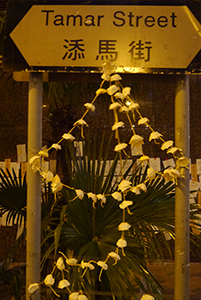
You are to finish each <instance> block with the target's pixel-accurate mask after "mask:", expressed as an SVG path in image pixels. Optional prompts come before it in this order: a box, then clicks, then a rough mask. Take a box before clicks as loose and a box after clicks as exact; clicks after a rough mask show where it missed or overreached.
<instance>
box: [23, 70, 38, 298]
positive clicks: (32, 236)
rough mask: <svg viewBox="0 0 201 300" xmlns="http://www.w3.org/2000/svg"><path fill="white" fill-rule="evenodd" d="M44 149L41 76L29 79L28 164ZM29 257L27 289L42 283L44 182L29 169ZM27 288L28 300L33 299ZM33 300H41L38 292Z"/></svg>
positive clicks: (27, 259)
mask: <svg viewBox="0 0 201 300" xmlns="http://www.w3.org/2000/svg"><path fill="white" fill-rule="evenodd" d="M41 146H42V73H34V72H33V73H30V75H29V106H28V161H29V159H30V158H31V157H32V156H34V155H36V154H37V153H38V151H39V150H41ZM26 251H27V257H26V287H27V288H28V286H29V284H31V283H37V282H40V252H41V178H40V175H39V174H38V172H37V173H33V171H32V169H31V167H30V165H29V164H28V166H27V250H26ZM27 288H26V300H30V295H29V294H28V292H27ZM31 299H32V300H39V299H40V292H39V291H36V292H35V293H34V294H33V295H32V296H31Z"/></svg>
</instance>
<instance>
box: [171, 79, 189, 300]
mask: <svg viewBox="0 0 201 300" xmlns="http://www.w3.org/2000/svg"><path fill="white" fill-rule="evenodd" d="M189 140H190V134H189V76H188V75H183V76H179V77H178V80H177V82H176V95H175V145H176V147H178V148H181V149H182V150H183V152H184V155H185V156H186V157H188V158H189V152H190V151H189ZM175 234H176V239H175V291H174V299H175V300H189V170H188V169H185V170H184V177H182V178H179V180H178V185H177V186H176V197H175Z"/></svg>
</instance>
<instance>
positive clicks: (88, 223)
mask: <svg viewBox="0 0 201 300" xmlns="http://www.w3.org/2000/svg"><path fill="white" fill-rule="evenodd" d="M109 145H110V143H109V142H108V141H107V146H106V145H105V143H104V140H102V143H101V146H99V149H98V150H99V153H97V152H98V151H97V145H96V143H95V141H94V142H93V147H91V144H90V142H89V141H88V143H87V141H86V142H85V145H84V146H83V157H82V158H81V157H79V159H78V158H77V157H76V154H75V151H74V148H73V145H72V143H70V142H68V143H67V149H68V151H67V153H68V155H70V157H69V156H68V158H67V162H68V164H69V172H71V176H70V178H71V182H70V186H71V187H73V188H74V189H78V188H79V189H82V190H83V191H85V192H86V193H87V192H92V193H94V194H96V195H97V194H104V195H107V202H106V203H104V204H101V201H98V202H97V203H92V201H91V199H89V198H88V196H87V195H85V196H84V198H83V199H82V200H80V199H75V200H74V201H72V199H74V198H75V190H74V189H63V197H64V199H65V202H63V209H62V213H61V216H60V220H61V221H60V223H59V225H58V226H57V228H56V230H54V231H52V232H51V231H50V232H49V233H48V234H47V236H46V241H48V239H50V240H52V239H53V237H54V241H53V242H52V244H50V247H49V249H48V250H47V252H46V254H45V255H44V256H43V260H42V265H44V263H45V261H46V259H47V258H48V257H49V255H50V253H53V251H54V253H55V255H56V254H57V253H58V251H61V252H62V253H64V255H66V257H68V258H69V257H70V256H71V255H73V256H74V257H76V258H77V259H78V262H79V263H81V262H82V261H105V259H106V258H107V257H108V253H110V252H114V251H115V249H116V242H117V240H118V239H119V238H120V236H121V234H120V232H119V231H118V229H117V228H118V225H119V224H120V223H121V222H122V210H121V209H120V208H119V202H118V201H116V200H114V198H113V197H112V196H108V195H111V194H112V193H114V192H115V191H117V189H118V184H119V182H120V181H121V178H120V177H119V176H116V171H115V170H116V169H117V163H118V156H116V157H115V158H114V160H113V163H112V165H111V167H110V169H109V171H108V174H107V175H105V173H106V164H107V159H108V155H109V152H110V151H109ZM91 149H92V150H91ZM71 163H73V166H74V169H73V171H72V166H71ZM133 166H134V162H133V163H132V164H131V165H130V167H129V168H128V169H127V170H126V171H125V172H124V174H123V177H124V179H128V180H130V181H133V182H134V183H135V185H137V184H140V183H142V182H144V181H145V178H146V169H145V172H143V173H142V169H141V168H137V169H135V170H133ZM146 185H147V191H146V192H145V193H141V194H140V195H134V194H133V193H131V192H128V193H127V195H126V199H127V200H131V201H133V205H132V206H131V207H130V209H129V210H128V211H127V213H126V221H127V222H128V223H129V224H130V225H131V228H130V229H129V230H128V231H127V233H125V238H126V241H127V243H128V245H127V247H126V248H125V253H124V252H123V251H122V252H121V251H119V253H118V254H119V255H120V257H121V260H120V261H118V263H117V264H116V265H115V266H112V264H113V263H114V260H112V259H109V260H108V261H107V264H108V270H107V271H103V272H102V271H101V276H100V270H101V268H100V267H98V266H97V267H96V268H95V270H93V271H90V270H87V271H86V273H85V272H84V276H83V271H81V268H80V267H79V266H77V267H73V268H69V270H68V271H69V273H68V275H67V279H68V280H69V281H70V282H71V287H72V289H73V290H75V291H79V290H80V289H83V288H84V289H85V290H86V291H87V294H88V298H89V299H98V295H102V296H103V295H104V296H105V297H104V299H131V295H132V296H133V297H136V296H137V293H136V285H137V286H138V288H140V289H142V290H143V291H144V292H150V291H151V293H152V294H154V296H155V297H156V299H162V296H161V292H162V291H163V289H162V287H161V286H160V284H159V283H158V282H157V281H156V280H155V278H154V277H153V275H152V274H151V272H150V271H149V269H148V266H147V261H148V260H150V259H163V250H164V246H165V247H166V249H168V250H170V249H169V246H168V243H167V241H166V238H165V233H169V234H171V235H172V236H174V184H173V183H172V182H164V180H161V179H160V178H158V179H155V180H152V181H147V183H146ZM103 206H104V207H103ZM159 236H160V238H159ZM161 239H162V241H163V245H164V246H163V247H162V246H161ZM55 257H56V256H55ZM142 279H143V280H142ZM64 299H66V298H64ZM135 299H136V298H135Z"/></svg>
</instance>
